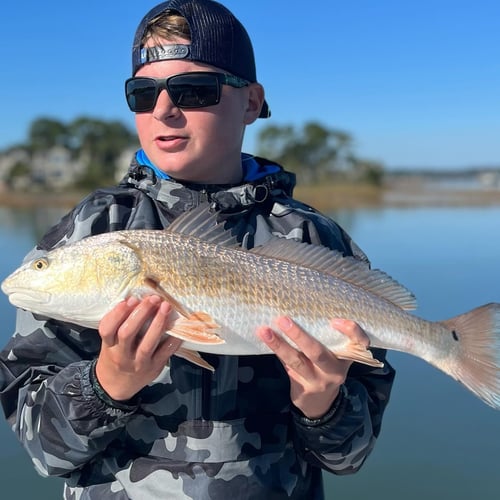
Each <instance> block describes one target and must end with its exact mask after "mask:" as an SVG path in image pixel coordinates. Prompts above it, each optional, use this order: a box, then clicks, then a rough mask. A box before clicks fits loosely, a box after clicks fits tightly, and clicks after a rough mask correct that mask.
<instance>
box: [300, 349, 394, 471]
mask: <svg viewBox="0 0 500 500" xmlns="http://www.w3.org/2000/svg"><path fill="white" fill-rule="evenodd" d="M374 351H376V353H375V354H374V355H375V357H376V358H377V359H380V360H381V361H384V360H385V351H383V350H380V349H377V350H375V349H374ZM394 375H395V372H394V369H393V368H392V367H391V366H390V365H389V363H387V361H385V362H384V367H383V368H375V369H374V368H370V367H365V366H363V365H360V364H357V363H354V364H353V365H352V367H351V370H350V372H349V375H348V377H347V379H346V382H345V384H344V386H343V387H342V390H341V392H340V394H339V396H338V397H337V399H336V400H335V401H334V403H333V405H332V407H331V409H330V411H329V412H327V414H326V415H325V416H324V417H322V418H320V419H318V420H310V419H307V418H306V417H304V415H302V414H301V413H300V412H299V411H298V410H296V411H295V412H294V415H293V419H294V423H295V446H296V447H297V449H298V451H299V453H300V454H301V455H302V456H303V457H304V458H305V459H306V460H307V461H308V462H309V463H311V464H313V465H316V466H317V467H321V468H322V469H325V470H328V471H330V472H333V473H335V474H338V475H341V474H352V473H354V472H356V471H357V470H358V469H359V468H360V467H361V466H362V464H363V463H364V461H365V460H366V458H367V457H368V455H369V454H370V452H371V451H372V449H373V447H374V446H375V441H376V439H377V437H378V435H379V433H380V429H381V424H382V416H383V414H384V410H385V408H386V406H387V404H388V402H389V395H390V392H391V388H392V383H393V380H394Z"/></svg>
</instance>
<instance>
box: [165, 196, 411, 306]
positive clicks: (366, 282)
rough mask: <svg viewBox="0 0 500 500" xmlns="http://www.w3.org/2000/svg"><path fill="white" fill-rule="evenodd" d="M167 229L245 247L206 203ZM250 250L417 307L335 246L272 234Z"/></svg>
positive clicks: (387, 279)
mask: <svg viewBox="0 0 500 500" xmlns="http://www.w3.org/2000/svg"><path fill="white" fill-rule="evenodd" d="M167 231H171V232H175V233H180V234H185V235H187V236H192V237H195V238H199V239H202V240H204V241H206V242H208V243H212V244H216V245H220V246H224V247H235V248H239V249H240V251H245V250H242V249H241V248H240V246H239V244H238V241H237V239H236V236H234V235H233V234H232V232H231V231H228V230H226V229H224V224H223V223H219V222H218V221H217V213H216V212H211V211H210V205H209V204H208V203H204V204H202V205H200V206H198V207H196V208H194V209H193V210H191V211H189V212H186V213H184V214H182V215H180V216H179V217H178V218H177V219H175V220H174V222H172V223H171V224H170V226H169V227H168V228H167ZM250 252H252V253H255V254H257V255H260V256H263V257H269V258H272V259H277V260H284V261H287V262H290V263H291V264H295V265H298V266H303V267H307V268H309V269H314V270H316V271H319V272H321V273H324V274H328V275H330V276H333V277H335V278H338V279H342V280H343V281H346V282H349V283H351V284H353V285H355V286H357V287H359V288H363V289H364V290H366V291H368V292H370V293H373V294H375V295H377V296H379V297H382V298H384V299H386V300H388V301H390V302H392V303H393V304H395V305H397V306H399V307H400V308H402V309H406V310H410V309H415V308H416V300H415V297H414V295H413V294H412V293H411V292H410V291H409V290H408V289H407V288H405V287H404V286H403V285H400V284H399V283H398V282H396V281H395V280H393V279H392V278H391V277H390V276H389V275H387V274H386V273H384V272H383V271H380V270H378V269H370V267H369V266H368V264H367V263H366V262H364V261H360V260H358V259H356V258H354V257H345V256H344V255H342V254H341V253H340V252H337V251H336V250H331V249H330V248H327V247H324V246H320V245H311V244H308V243H299V242H297V241H294V240H289V239H286V238H280V237H277V236H274V237H272V238H271V239H270V240H269V241H268V242H267V243H266V244H265V245H262V246H259V247H255V248H253V249H252V250H250Z"/></svg>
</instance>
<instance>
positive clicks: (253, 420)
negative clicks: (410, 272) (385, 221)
mask: <svg viewBox="0 0 500 500" xmlns="http://www.w3.org/2000/svg"><path fill="white" fill-rule="evenodd" d="M252 162H253V164H252V169H253V172H252V174H251V175H247V180H246V181H244V182H243V183H242V185H238V186H200V185H186V184H179V183H177V182H175V181H173V180H169V179H160V178H158V177H157V176H156V175H155V173H154V171H153V170H151V169H150V168H149V167H146V166H144V165H140V164H139V163H138V162H137V160H136V159H134V161H133V162H132V164H131V167H130V169H129V173H128V175H127V176H126V178H125V179H124V180H123V181H122V182H121V183H120V184H119V185H118V186H115V187H112V188H107V189H100V190H98V191H96V192H94V193H93V194H91V195H90V196H88V197H87V198H86V199H85V200H83V201H82V202H81V203H80V204H79V205H78V206H77V207H76V208H75V209H73V210H72V211H71V212H70V213H69V214H68V215H66V216H65V217H64V218H63V219H62V220H61V221H60V223H59V224H57V225H56V226H54V227H53V228H52V229H51V230H49V232H48V233H47V234H46V235H45V236H44V237H43V239H42V240H41V241H40V243H39V244H38V245H37V247H36V248H35V249H34V250H33V251H32V252H31V254H30V256H29V257H32V256H33V255H35V254H39V253H43V252H44V251H46V250H48V249H51V248H53V247H55V246H59V245H63V244H66V243H68V242H71V241H75V240H78V239H81V238H84V237H86V236H88V235H91V234H97V233H102V232H106V231H116V230H120V229H138V228H151V229H161V228H164V227H166V226H168V225H169V223H170V222H171V221H172V220H173V219H174V218H175V217H177V216H178V215H179V214H181V213H183V212H184V211H186V210H189V209H190V208H192V207H194V206H197V205H198V204H199V203H200V202H204V201H209V202H211V203H212V204H213V205H214V206H215V207H217V208H218V209H219V210H220V212H221V213H222V214H223V215H224V217H225V218H226V219H227V221H228V223H230V224H232V226H233V228H234V230H235V231H236V232H237V234H238V235H239V237H240V240H241V242H242V245H243V246H244V247H252V246H254V245H257V244H260V243H263V242H265V241H266V239H268V238H269V237H270V234H278V235H281V236H285V237H288V238H295V239H298V240H302V241H307V242H310V243H314V244H323V245H326V246H329V247H331V248H335V249H338V250H340V251H342V252H344V253H345V254H351V255H352V254H354V255H356V256H357V257H359V258H362V259H366V257H365V256H364V254H363V253H362V252H361V251H360V250H359V249H358V248H357V247H356V245H355V244H354V243H353V242H352V241H351V239H350V238H349V236H348V235H347V234H346V233H345V232H344V231H343V230H342V229H341V228H340V227H339V226H338V225H337V224H335V223H334V222H333V221H332V220H330V219H329V218H326V217H324V216H323V215H321V214H319V213H318V212H316V211H315V210H313V209H311V208H310V207H308V206H306V205H304V204H302V203H300V202H298V201H296V200H294V199H293V198H292V197H291V196H292V190H293V187H294V183H295V180H294V176H293V175H291V174H289V173H286V172H285V171H283V170H282V169H281V167H278V166H277V165H274V164H271V163H270V162H265V161H262V160H260V159H257V160H252ZM248 178H251V180H248ZM99 348H100V337H99V335H98V333H97V332H96V331H95V330H91V329H85V328H80V327H75V326H74V325H69V324H64V323H62V322H58V321H55V320H52V319H48V318H41V317H34V316H33V315H31V314H30V313H27V312H24V311H18V319H17V325H16V332H15V334H14V336H13V337H12V339H11V341H10V342H9V344H8V345H7V346H6V347H5V348H4V350H3V352H2V353H1V355H0V390H1V402H2V405H3V409H4V412H5V414H6V417H7V419H8V420H9V422H10V424H11V425H12V427H13V430H14V431H15V432H16V434H17V436H18V437H19V439H20V441H21V442H22V444H23V446H24V447H25V449H26V450H27V452H28V453H29V455H30V456H31V458H32V460H33V463H34V466H35V468H36V469H37V471H38V472H39V473H40V474H42V475H55V476H62V477H64V478H66V483H65V484H66V486H65V490H64V498H66V499H75V500H76V499H82V500H83V499H89V500H90V499H92V500H102V499H114V500H123V499H128V498H131V499H141V500H149V499H155V500H156V499H167V498H168V499H174V498H179V499H181V498H182V499H196V500H200V499H227V498H231V499H233V500H234V499H259V500H262V499H282V498H293V499H308V500H310V499H321V498H323V486H322V480H321V470H322V469H323V470H326V471H330V472H333V473H336V474H348V473H352V472H355V471H356V470H358V469H359V467H360V466H361V465H362V463H363V462H364V460H365V458H366V457H367V456H368V454H369V453H370V451H371V450H372V448H373V446H374V443H375V440H376V437H377V436H378V434H379V431H380V426H381V420H382V414H383V412H384V409H385V407H386V405H387V402H388V399H389V393H390V390H391V386H392V381H393V377H394V371H393V369H392V368H391V367H390V365H389V364H387V363H386V364H385V367H384V368H383V369H373V368H369V367H366V366H361V365H357V364H354V365H353V367H352V368H351V371H350V374H349V377H348V379H347V381H346V383H345V386H344V387H343V391H342V392H341V394H340V396H339V397H338V398H337V400H336V401H335V403H334V405H333V407H332V408H331V410H330V411H329V412H328V413H327V414H326V415H325V416H324V417H323V418H321V419H319V420H315V421H311V420H308V419H306V418H305V417H304V416H303V415H302V414H301V413H300V412H299V411H298V410H297V409H296V408H294V407H293V405H292V403H291V401H290V396H289V379H288V376H287V375H286V373H285V371H284V369H283V367H282V365H281V363H280V362H279V361H278V360H277V358H276V357H275V356H273V355H263V356H239V357H238V356H214V355H203V356H204V357H205V358H206V359H207V360H209V362H210V363H211V364H212V365H213V366H214V367H215V368H216V370H215V373H211V372H209V371H208V370H204V369H202V368H199V367H197V366H194V365H192V364H190V363H188V362H186V361H184V360H182V359H179V358H172V361H171V364H170V367H168V368H165V370H164V371H163V372H162V374H161V375H160V376H159V377H158V378H157V379H156V380H155V381H154V382H153V383H151V384H150V385H149V386H147V387H146V388H144V389H143V390H142V391H141V392H140V393H139V394H138V395H137V397H136V398H134V399H133V400H131V401H127V402H117V401H113V400H111V399H110V398H109V397H108V396H107V395H106V394H105V393H104V392H103V391H101V390H99V386H98V383H96V381H95V379H94V377H93V371H92V367H93V361H94V360H95V359H96V357H97V356H98V354H99ZM377 358H378V359H384V358H385V353H384V352H377Z"/></svg>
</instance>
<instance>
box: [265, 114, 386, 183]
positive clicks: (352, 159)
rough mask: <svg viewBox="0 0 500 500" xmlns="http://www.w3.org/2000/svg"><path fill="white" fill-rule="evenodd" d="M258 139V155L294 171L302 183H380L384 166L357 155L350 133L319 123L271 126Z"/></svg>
mask: <svg viewBox="0 0 500 500" xmlns="http://www.w3.org/2000/svg"><path fill="white" fill-rule="evenodd" d="M257 142H258V154H259V155H260V156H264V157H266V158H269V159H272V160H274V161H277V162H278V163H280V164H282V165H284V166H285V167H286V168H287V170H291V171H293V172H295V173H296V174H297V177H298V180H299V183H302V184H319V183H323V182H331V181H335V180H337V181H338V180H343V181H348V182H365V183H369V184H374V185H380V184H381V183H382V180H383V175H384V167H383V165H382V164H381V163H378V162H375V161H371V160H366V159H362V158H359V157H357V156H356V155H355V153H354V151H353V138H352V137H351V135H350V134H348V133H347V132H345V131H342V130H338V129H331V128H328V127H326V126H324V125H322V124H321V123H318V122H307V123H305V124H304V125H303V126H302V127H300V128H296V127H294V126H292V125H282V126H277V125H270V126H268V127H266V128H263V129H261V130H260V133H259V135H258V139H257Z"/></svg>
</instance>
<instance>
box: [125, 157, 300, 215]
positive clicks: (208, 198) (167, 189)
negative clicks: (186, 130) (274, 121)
mask: <svg viewBox="0 0 500 500" xmlns="http://www.w3.org/2000/svg"><path fill="white" fill-rule="evenodd" d="M139 158H140V157H139ZM246 177H247V179H251V180H244V181H243V182H242V183H241V184H238V185H214V184H192V183H181V182H178V181H176V180H174V179H172V178H167V179H161V178H159V177H158V175H157V174H156V173H155V170H154V169H153V168H152V167H151V166H150V165H144V164H141V163H140V162H139V161H138V158H137V155H134V158H133V159H132V162H131V165H130V167H129V171H128V174H127V176H126V177H125V178H124V179H123V181H122V183H126V184H128V185H132V186H134V187H136V188H137V189H140V190H141V191H143V192H145V193H146V194H147V195H148V196H150V197H151V198H153V199H155V200H157V201H160V202H163V203H167V204H168V205H169V206H172V207H173V206H174V205H176V206H179V204H181V205H182V206H183V209H184V210H189V209H191V208H194V207H196V206H198V205H199V204H200V203H203V202H211V203H214V204H215V206H216V208H218V209H220V210H222V211H224V212H226V211H230V212H232V211H239V210H241V209H245V208H249V207H250V206H253V205H256V204H262V203H265V202H266V201H269V200H270V198H271V197H275V196H279V195H281V196H292V193H293V189H294V187H295V174H293V173H290V172H286V171H285V170H284V169H283V167H281V166H280V165H278V164H277V163H274V162H271V161H269V160H266V159H264V158H259V157H254V158H253V164H252V167H251V172H250V173H249V171H248V170H247V175H246Z"/></svg>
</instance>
